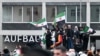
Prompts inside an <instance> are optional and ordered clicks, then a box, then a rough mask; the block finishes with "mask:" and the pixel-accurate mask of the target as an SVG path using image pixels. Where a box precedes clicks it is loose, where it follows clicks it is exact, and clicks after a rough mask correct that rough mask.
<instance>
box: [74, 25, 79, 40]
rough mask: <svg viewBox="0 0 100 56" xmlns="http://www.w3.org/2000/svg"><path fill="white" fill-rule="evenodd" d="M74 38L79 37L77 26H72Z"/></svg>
mask: <svg viewBox="0 0 100 56" xmlns="http://www.w3.org/2000/svg"><path fill="white" fill-rule="evenodd" d="M74 38H75V39H79V29H78V26H75V27H74Z"/></svg>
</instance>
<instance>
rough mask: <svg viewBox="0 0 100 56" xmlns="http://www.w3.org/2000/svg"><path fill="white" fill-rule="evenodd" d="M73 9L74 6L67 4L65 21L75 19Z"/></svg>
mask: <svg viewBox="0 0 100 56" xmlns="http://www.w3.org/2000/svg"><path fill="white" fill-rule="evenodd" d="M75 10H76V6H67V21H68V22H75V21H76V17H75Z"/></svg>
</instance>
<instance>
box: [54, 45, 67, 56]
mask: <svg viewBox="0 0 100 56" xmlns="http://www.w3.org/2000/svg"><path fill="white" fill-rule="evenodd" d="M54 56H66V48H65V47H56V48H54Z"/></svg>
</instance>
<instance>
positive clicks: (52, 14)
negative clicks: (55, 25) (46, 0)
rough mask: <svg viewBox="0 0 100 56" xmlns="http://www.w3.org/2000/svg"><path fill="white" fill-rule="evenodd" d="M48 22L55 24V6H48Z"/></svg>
mask: <svg viewBox="0 0 100 56" xmlns="http://www.w3.org/2000/svg"><path fill="white" fill-rule="evenodd" d="M46 10H47V15H46V16H47V21H48V22H53V21H54V18H55V6H47V9H46Z"/></svg>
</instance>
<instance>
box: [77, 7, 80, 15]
mask: <svg viewBox="0 0 100 56" xmlns="http://www.w3.org/2000/svg"><path fill="white" fill-rule="evenodd" d="M77 16H78V17H80V9H77Z"/></svg>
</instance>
